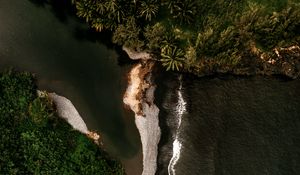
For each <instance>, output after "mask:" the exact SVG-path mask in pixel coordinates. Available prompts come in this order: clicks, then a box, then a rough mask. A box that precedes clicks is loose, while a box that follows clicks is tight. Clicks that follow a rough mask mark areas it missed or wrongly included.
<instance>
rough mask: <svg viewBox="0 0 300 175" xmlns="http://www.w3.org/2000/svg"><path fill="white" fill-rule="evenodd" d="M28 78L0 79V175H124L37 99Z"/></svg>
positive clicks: (45, 101)
mask: <svg viewBox="0 0 300 175" xmlns="http://www.w3.org/2000/svg"><path fill="white" fill-rule="evenodd" d="M34 82H35V81H34V78H33V76H32V75H31V74H29V73H17V72H13V71H7V72H5V73H2V74H0V151H1V154H0V174H87V175H90V174H99V175H100V174H101V175H103V174H107V175H109V174H111V175H115V174H124V171H123V168H122V167H121V165H120V163H119V162H118V161H116V160H113V159H111V158H110V157H108V155H107V153H105V152H104V151H103V150H101V149H100V148H99V147H98V146H97V145H96V144H94V143H93V141H92V140H90V139H89V138H87V137H86V136H85V135H83V134H81V133H79V132H77V131H75V130H73V129H72V127H71V126H70V125H69V124H68V123H66V122H65V121H64V120H62V119H60V118H59V117H57V116H56V112H55V106H54V105H53V104H52V102H51V100H49V99H48V98H47V97H44V98H41V97H37V95H36V85H35V83H34Z"/></svg>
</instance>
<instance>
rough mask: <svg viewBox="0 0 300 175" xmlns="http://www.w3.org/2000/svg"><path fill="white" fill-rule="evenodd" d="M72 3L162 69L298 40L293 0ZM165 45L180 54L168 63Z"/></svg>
mask: <svg viewBox="0 0 300 175" xmlns="http://www.w3.org/2000/svg"><path fill="white" fill-rule="evenodd" d="M78 3H79V4H81V5H78ZM76 7H77V11H78V15H79V16H80V17H82V18H84V19H86V20H87V21H88V22H89V23H90V24H91V26H92V27H93V28H95V29H96V30H99V31H101V30H104V29H109V30H112V31H113V33H114V37H113V42H114V43H117V44H120V45H125V46H127V47H130V48H132V49H135V50H138V51H139V50H147V51H150V52H152V53H153V54H155V55H156V56H157V57H161V58H162V60H164V61H162V64H163V65H164V66H166V68H167V69H168V70H169V69H172V67H174V70H175V69H176V70H177V67H176V65H178V69H179V67H181V66H182V67H185V66H186V67H191V66H193V65H194V66H195V67H197V66H198V65H197V64H199V65H200V64H203V63H207V62H210V63H211V64H216V65H220V64H222V65H225V63H226V65H230V67H235V66H238V65H239V64H238V63H240V62H241V59H240V58H241V56H243V57H244V56H247V54H248V51H249V50H251V49H253V47H256V48H258V47H259V48H260V51H263V52H269V51H271V50H272V49H274V48H275V47H283V46H291V45H295V44H298V45H299V41H300V32H299V31H300V30H299V28H300V24H299V23H300V10H299V9H300V1H299V0H206V1H204V0H184V1H183V0H140V1H137V0H134V1H125V0H99V1H95V0H76ZM170 48H171V49H170ZM175 48H176V49H175ZM168 50H172V52H173V50H180V52H184V53H183V55H185V59H183V60H181V59H180V61H175V62H176V64H175V62H174V64H173V63H172V62H173V61H172V60H174V59H170V58H172V57H170V58H169V57H166V53H165V52H167V51H168ZM248 56H249V57H252V56H255V55H249V54H248ZM195 57H197V58H195ZM182 58H184V57H182ZM204 59H207V60H204ZM167 60H169V61H167ZM175 60H176V59H175ZM179 62H180V64H179ZM169 63H172V64H169ZM170 65H171V67H170ZM172 65H173V66H172Z"/></svg>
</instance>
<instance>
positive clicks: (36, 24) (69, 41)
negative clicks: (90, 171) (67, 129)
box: [0, 0, 142, 174]
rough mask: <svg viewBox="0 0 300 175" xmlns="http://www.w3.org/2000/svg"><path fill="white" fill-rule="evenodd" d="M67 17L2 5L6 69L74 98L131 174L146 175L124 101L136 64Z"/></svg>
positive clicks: (0, 54) (0, 52) (0, 58)
mask: <svg viewBox="0 0 300 175" xmlns="http://www.w3.org/2000/svg"><path fill="white" fill-rule="evenodd" d="M65 15H66V16H65V20H60V19H59V18H58V16H57V14H56V13H54V12H53V8H52V7H51V6H50V5H47V4H45V5H44V6H38V5H37V4H35V3H32V2H31V1H29V0H28V1H26V0H25V1H19V0H11V1H0V20H1V25H0V70H1V71H3V70H5V69H7V68H9V67H13V68H15V69H17V70H20V71H29V72H32V73H34V74H35V76H36V78H37V83H38V87H39V89H41V90H47V91H48V92H56V93H57V94H59V95H62V96H65V97H66V98H68V99H70V100H71V101H72V103H73V104H74V105H75V107H76V108H77V110H78V111H79V113H80V115H81V116H82V118H83V119H84V121H85V122H86V124H87V126H88V128H89V129H90V130H95V131H98V132H100V133H101V134H102V138H103V142H104V144H105V146H104V148H105V149H106V150H107V151H108V152H109V153H110V154H111V155H112V156H113V157H117V158H118V159H121V160H122V162H123V164H124V165H125V168H126V169H128V170H131V171H130V173H128V174H140V172H141V168H142V164H141V163H140V162H141V159H142V158H141V142H140V139H139V134H138V131H137V129H136V126H135V124H134V114H133V113H131V112H130V111H128V110H127V109H125V107H124V105H123V102H122V98H123V94H124V92H125V90H126V86H127V73H128V71H129V69H130V67H131V65H122V66H120V65H119V64H120V61H118V60H122V58H119V57H120V54H119V53H117V52H116V49H115V48H113V47H111V45H107V43H109V42H108V41H104V43H101V42H99V41H96V40H93V39H95V38H96V37H93V36H92V34H87V33H88V31H89V28H88V26H87V25H85V24H83V23H81V22H80V20H78V18H77V17H75V16H70V15H69V14H68V13H66V14H65ZM84 32H86V33H84ZM91 33H93V32H91ZM79 34H81V35H79ZM124 59H127V58H126V57H125V58H124Z"/></svg>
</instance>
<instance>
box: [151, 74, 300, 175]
mask: <svg viewBox="0 0 300 175" xmlns="http://www.w3.org/2000/svg"><path fill="white" fill-rule="evenodd" d="M165 78H166V79H168V81H166V80H165ZM158 83H159V85H160V86H158V91H157V98H158V99H157V101H158V105H159V107H160V108H161V114H160V125H161V127H162V135H163V136H162V139H161V143H160V147H159V157H158V165H159V170H158V172H157V174H159V175H165V174H169V175H173V174H177V175H191V174H193V175H215V174H217V175H269V174H270V175H295V174H299V172H300V166H299V165H300V130H299V129H300V98H299V97H300V81H299V80H291V81H289V80H285V79H283V78H278V77H248V78H239V77H229V76H227V77H226V76H225V77H214V78H211V77H210V78H201V79H200V78H195V77H191V76H183V78H182V81H179V80H178V75H168V76H166V77H163V78H161V80H158ZM181 85H182V87H181V88H180V86H181ZM178 91H180V94H181V95H182V99H181V98H180V94H179V93H178ZM182 100H183V101H184V102H185V103H186V104H185V106H186V111H185V112H184V113H183V114H182V113H178V112H176V110H177V108H178V104H180V103H181V104H182V102H183V101H182ZM179 118H180V120H181V122H180V123H179V122H178V121H179V120H178V119H179ZM178 124H180V127H178ZM174 143H175V144H174ZM178 145H179V146H180V149H178ZM174 146H175V148H174ZM174 150H175V151H174ZM178 155H179V158H178ZM174 157H175V158H176V159H174ZM174 160H175V162H174ZM170 164H171V165H172V166H171V167H172V168H170ZM168 165H169V166H168ZM174 172H175V173H174Z"/></svg>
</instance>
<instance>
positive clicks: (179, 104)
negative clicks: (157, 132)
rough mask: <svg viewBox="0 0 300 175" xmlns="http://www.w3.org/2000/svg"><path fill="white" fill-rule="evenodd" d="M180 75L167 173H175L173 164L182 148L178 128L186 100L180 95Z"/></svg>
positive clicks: (172, 174)
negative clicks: (174, 126)
mask: <svg viewBox="0 0 300 175" xmlns="http://www.w3.org/2000/svg"><path fill="white" fill-rule="evenodd" d="M181 79H182V77H181V76H180V77H179V81H180V85H179V89H178V90H177V95H178V101H177V105H176V114H177V115H176V117H177V122H178V123H177V131H176V136H175V140H174V142H173V155H172V158H171V160H170V163H169V165H168V173H169V175H175V174H176V170H175V165H176V164H177V162H178V160H179V158H180V154H181V148H182V143H181V142H180V140H179V138H178V137H179V129H180V126H181V122H182V117H183V114H184V113H185V112H186V102H185V101H184V98H183V96H182V80H181Z"/></svg>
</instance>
